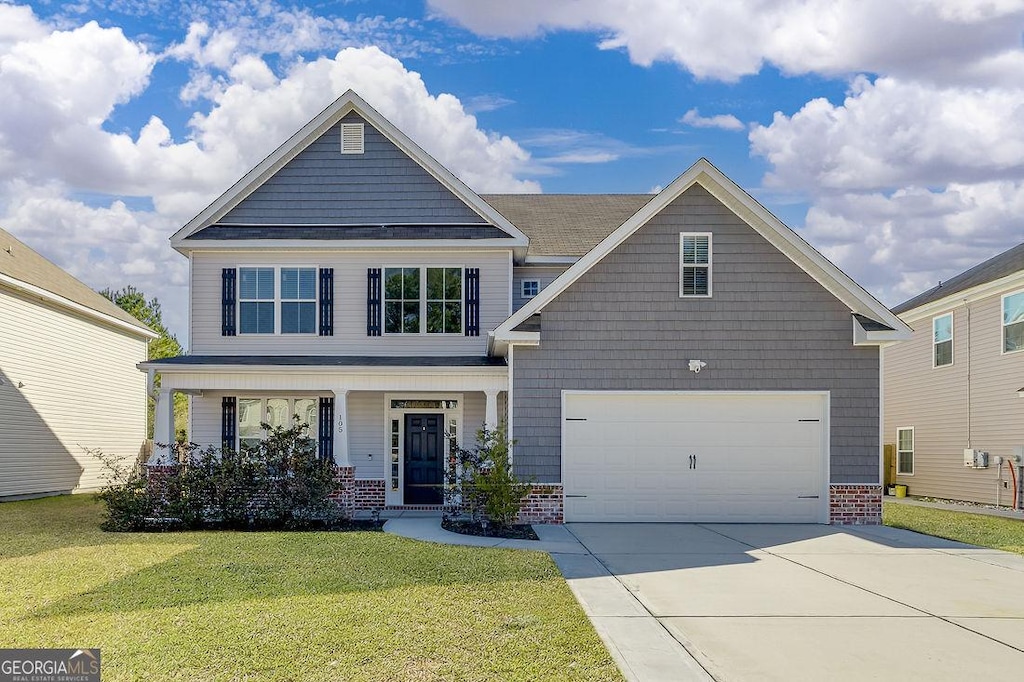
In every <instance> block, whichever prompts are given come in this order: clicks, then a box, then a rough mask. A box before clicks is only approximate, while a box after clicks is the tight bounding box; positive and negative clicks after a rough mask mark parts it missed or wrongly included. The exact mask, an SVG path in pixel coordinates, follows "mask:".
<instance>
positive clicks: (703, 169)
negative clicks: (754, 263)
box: [495, 158, 910, 334]
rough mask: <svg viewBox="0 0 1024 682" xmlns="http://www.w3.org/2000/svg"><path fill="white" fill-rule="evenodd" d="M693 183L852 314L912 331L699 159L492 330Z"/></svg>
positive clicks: (519, 317)
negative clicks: (829, 293)
mask: <svg viewBox="0 0 1024 682" xmlns="http://www.w3.org/2000/svg"><path fill="white" fill-rule="evenodd" d="M694 184H700V185H701V186H702V187H704V188H705V189H707V190H708V192H710V193H711V194H712V195H714V196H715V197H716V198H717V199H718V200H719V201H721V202H722V203H723V204H725V205H726V206H727V207H728V208H729V209H730V210H732V211H733V212H734V213H736V215H737V216H739V217H740V218H741V219H742V220H743V221H744V222H746V223H747V224H748V225H750V227H751V228H753V229H754V230H755V231H756V232H758V233H759V234H760V235H761V236H763V237H765V238H766V239H767V240H768V241H769V242H770V243H771V244H772V245H773V246H775V247H776V248H777V249H779V251H781V252H782V253H783V254H785V255H786V256H787V257H789V259H790V260H792V261H793V262H794V263H795V264H796V265H798V266H799V267H800V268H802V269H803V270H804V271H805V272H807V274H809V275H811V277H813V278H814V279H815V280H817V281H818V283H819V284H821V285H822V286H823V287H825V289H827V290H828V291H829V292H831V293H832V295H833V296H835V297H836V298H837V299H839V300H840V301H842V302H843V303H844V304H846V305H847V306H849V307H850V309H851V310H852V311H853V312H855V313H860V314H862V315H864V316H866V317H870V318H872V319H875V320H878V321H879V322H881V323H883V324H885V325H886V326H889V327H892V328H893V329H894V330H896V331H899V332H905V333H908V334H909V333H910V328H909V327H907V325H906V324H905V323H904V322H903V321H902V320H901V319H900V318H899V317H897V316H896V315H895V314H893V313H892V311H890V310H889V309H888V308H886V307H885V306H884V305H883V304H882V303H881V302H880V301H878V300H877V299H875V298H874V297H873V296H872V295H871V294H869V293H868V292H867V291H866V290H864V289H863V288H862V287H861V286H860V285H859V284H857V283H856V282H854V281H853V280H852V279H851V278H850V277H849V276H848V275H846V273H844V272H842V271H841V270H840V269H839V268H838V267H836V266H835V265H834V264H833V263H831V262H830V261H829V260H828V259H827V258H825V257H824V256H822V255H821V254H820V253H818V251H817V250H815V249H814V248H813V247H812V246H811V245H810V244H808V243H807V242H806V241H805V240H804V239H803V238H802V237H800V235H798V234H797V233H796V232H794V231H793V230H792V229H790V228H789V227H787V226H786V225H785V224H783V223H782V222H781V221H780V220H779V219H778V218H776V217H775V216H773V215H772V214H771V213H770V212H769V211H768V210H767V209H765V208H764V207H763V206H761V205H760V204H759V203H758V202H757V201H756V200H755V199H754V198H753V197H751V196H750V195H749V194H748V193H746V192H745V191H743V189H741V188H740V187H739V186H738V185H736V183H734V182H733V181H732V180H730V179H729V178H728V177H726V176H725V175H724V174H723V173H722V172H721V171H720V170H718V169H717V168H715V167H714V166H713V165H712V164H711V162H710V161H708V160H707V159H704V158H702V159H699V160H698V161H697V162H696V163H694V164H693V165H692V166H690V168H688V169H687V170H686V171H685V172H684V173H683V174H682V175H680V176H679V177H678V178H676V179H675V180H673V181H672V183H671V184H669V185H668V187H666V188H665V189H663V190H662V191H661V192H660V193H659V194H657V195H656V196H654V198H652V199H651V200H650V201H649V202H648V203H647V204H645V205H644V206H643V207H642V208H641V209H640V210H639V211H637V212H636V213H634V214H633V216H632V217H630V218H629V220H627V221H626V222H625V223H623V224H622V225H621V226H620V227H619V228H618V229H616V230H615V231H614V232H612V233H611V234H610V235H608V236H607V237H605V238H604V239H603V240H602V241H601V242H600V243H599V244H598V245H597V246H595V247H594V248H593V249H591V250H590V251H589V252H588V253H587V254H586V255H585V256H583V257H582V258H581V259H580V260H579V261H577V262H576V263H575V264H574V265H572V266H571V267H570V268H569V269H568V270H566V271H565V272H564V273H562V274H561V275H559V277H558V278H556V279H555V280H554V281H553V282H552V283H551V284H549V285H548V286H547V287H545V288H544V289H543V290H541V292H540V293H539V294H538V295H537V296H536V297H534V298H533V299H531V300H530V301H529V302H528V303H527V304H526V305H524V306H523V307H522V308H520V309H519V310H518V311H517V312H516V313H515V314H514V315H512V316H511V317H510V318H509V319H508V320H506V321H505V322H503V323H502V324H501V325H499V326H498V328H497V329H496V330H495V332H496V333H498V334H500V333H504V332H508V331H510V330H511V329H514V328H515V327H517V326H518V325H520V324H521V323H522V322H523V321H524V320H526V319H527V318H529V317H530V316H532V315H535V314H536V313H538V312H540V311H541V310H542V309H543V308H544V306H546V305H547V304H548V303H550V302H551V301H552V300H554V299H555V298H556V297H557V296H558V295H559V294H560V293H562V292H563V291H564V290H565V289H567V288H568V287H569V286H571V285H572V284H573V283H574V282H575V281H576V280H577V279H579V278H580V277H581V276H582V275H583V274H584V273H585V272H587V270H589V269H590V268H592V267H593V266H594V265H596V264H597V263H599V262H600V261H601V260H602V259H603V258H604V257H605V256H606V255H608V254H609V253H610V252H611V251H612V250H613V249H615V248H616V247H618V246H619V245H620V244H621V243H622V242H623V241H625V240H626V239H627V238H628V237H630V236H631V235H632V234H633V233H635V232H636V231H637V230H639V229H640V228H641V227H643V226H644V225H645V224H647V222H648V221H649V220H650V219H651V218H653V217H654V216H655V215H657V214H658V213H659V212H660V211H661V210H662V209H664V208H665V207H666V206H668V205H669V204H670V203H671V202H672V201H674V200H675V199H676V198H678V197H679V195H681V194H682V193H683V192H685V191H686V190H687V189H689V188H690V187H692V186H693V185H694Z"/></svg>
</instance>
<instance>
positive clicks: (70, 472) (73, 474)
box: [0, 229, 156, 499]
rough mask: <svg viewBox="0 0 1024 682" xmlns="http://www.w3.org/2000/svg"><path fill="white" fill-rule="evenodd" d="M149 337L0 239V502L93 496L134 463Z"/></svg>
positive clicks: (141, 434) (142, 426)
mask: <svg viewBox="0 0 1024 682" xmlns="http://www.w3.org/2000/svg"><path fill="white" fill-rule="evenodd" d="M155 336H156V335H155V334H154V333H153V332H151V331H150V330H149V329H148V328H146V327H145V326H143V325H142V324H141V323H139V322H138V321H137V320H135V319H134V318H133V317H131V316H130V315H128V314H127V313H125V312H124V311H123V310H121V309H120V308H118V307H117V306H115V305H114V304H113V303H111V302H110V301H108V300H107V299H106V298H104V297H103V296H100V295H99V294H98V293H96V292H95V291H93V290H92V289H90V288H89V287H87V286H86V285H85V284H83V283H82V282H79V281H78V280H76V279H75V278H74V277H72V276H71V275H69V274H68V273H66V272H64V271H63V270H61V269H60V268H58V267H57V266H56V265H54V264H53V263H51V262H49V261H47V260H46V259H45V258H43V257H42V256H40V255H39V254H38V253H36V252H34V251H33V250H32V249H30V248H29V247H28V246H26V245H25V244H23V243H22V242H20V241H19V240H17V239H15V238H14V237H13V236H12V235H11V234H9V233H7V232H5V231H4V230H2V229H0V414H2V415H3V418H2V419H0V499H5V498H16V497H21V496H33V495H41V494H48V493H62V492H78V491H85V490H92V489H96V488H98V487H100V486H101V485H102V484H103V480H102V476H101V475H102V467H101V466H100V463H99V462H98V461H97V460H96V459H95V458H94V457H92V456H90V455H89V454H88V453H87V452H86V448H90V449H100V450H103V452H105V453H108V454H113V455H119V456H122V457H124V458H125V459H133V458H135V457H137V456H138V454H139V450H140V448H141V447H142V445H143V443H144V441H145V439H146V377H145V376H143V375H140V374H139V372H138V370H137V369H136V368H135V364H136V363H138V362H141V361H143V360H145V359H146V344H147V342H148V340H149V339H151V338H155Z"/></svg>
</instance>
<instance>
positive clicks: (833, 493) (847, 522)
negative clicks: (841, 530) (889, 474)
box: [828, 484, 882, 526]
mask: <svg viewBox="0 0 1024 682" xmlns="http://www.w3.org/2000/svg"><path fill="white" fill-rule="evenodd" d="M828 492H829V496H828V499H829V502H828V506H829V518H828V522H829V523H831V524H833V525H837V526H878V525H881V523H882V486H880V485H864V484H834V485H830V486H829V487H828Z"/></svg>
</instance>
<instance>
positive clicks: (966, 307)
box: [963, 298, 973, 448]
mask: <svg viewBox="0 0 1024 682" xmlns="http://www.w3.org/2000/svg"><path fill="white" fill-rule="evenodd" d="M963 306H964V312H965V314H966V315H967V447H969V448H970V447H973V445H971V435H972V433H971V306H970V304H969V303H968V302H967V299H966V298H965V299H963Z"/></svg>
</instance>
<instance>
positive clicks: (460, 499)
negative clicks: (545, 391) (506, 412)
mask: <svg viewBox="0 0 1024 682" xmlns="http://www.w3.org/2000/svg"><path fill="white" fill-rule="evenodd" d="M476 441H477V442H476V448H475V449H473V450H466V449H457V450H455V455H454V456H453V457H452V458H451V459H450V461H449V466H448V472H447V474H446V477H447V480H446V481H445V483H446V485H445V506H446V507H448V508H460V509H461V510H462V511H463V512H464V513H466V514H468V515H469V516H470V517H471V518H472V519H473V520H474V521H478V520H480V519H481V517H482V518H484V519H486V520H487V521H488V522H490V523H493V524H495V525H498V526H510V525H512V524H513V523H515V521H516V517H517V516H518V515H519V511H520V509H522V506H523V497H524V496H525V495H526V494H527V493H528V492H529V491H530V489H531V488H532V487H533V481H532V479H531V480H527V481H522V480H520V479H519V478H518V477H516V475H515V474H514V473H513V472H512V466H511V463H510V462H509V446H510V445H511V444H512V443H510V442H509V440H508V435H507V431H506V428H505V425H504V424H501V425H499V426H498V427H497V428H495V429H487V428H486V427H485V428H482V429H480V430H479V431H477V435H476Z"/></svg>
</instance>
